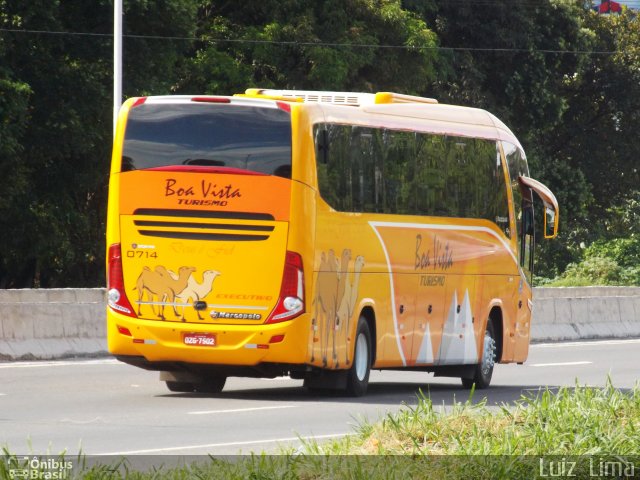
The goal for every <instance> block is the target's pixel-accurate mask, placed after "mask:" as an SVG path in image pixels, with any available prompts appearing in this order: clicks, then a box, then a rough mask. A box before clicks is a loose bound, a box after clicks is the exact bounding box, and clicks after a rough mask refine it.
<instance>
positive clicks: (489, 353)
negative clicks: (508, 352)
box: [462, 319, 496, 390]
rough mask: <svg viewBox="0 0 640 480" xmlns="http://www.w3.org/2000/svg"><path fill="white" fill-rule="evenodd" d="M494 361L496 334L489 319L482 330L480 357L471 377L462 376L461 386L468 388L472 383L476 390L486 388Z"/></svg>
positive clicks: (489, 381)
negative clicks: (482, 338) (483, 330)
mask: <svg viewBox="0 0 640 480" xmlns="http://www.w3.org/2000/svg"><path fill="white" fill-rule="evenodd" d="M495 361H496V336H495V334H494V332H493V323H491V319H489V321H488V322H487V329H486V330H485V332H484V341H483V342H482V358H481V361H480V363H479V364H477V365H476V368H475V372H474V375H473V377H471V378H465V377H462V386H463V387H464V388H467V389H470V388H472V387H473V385H475V386H476V390H482V389H484V388H487V387H488V386H489V384H490V383H491V377H492V375H493V367H494V365H495Z"/></svg>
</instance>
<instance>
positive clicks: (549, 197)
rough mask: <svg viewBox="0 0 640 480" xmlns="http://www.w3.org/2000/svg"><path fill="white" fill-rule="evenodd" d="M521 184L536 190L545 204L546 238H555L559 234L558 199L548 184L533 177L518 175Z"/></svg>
mask: <svg viewBox="0 0 640 480" xmlns="http://www.w3.org/2000/svg"><path fill="white" fill-rule="evenodd" d="M518 182H519V183H520V185H521V186H522V185H524V186H525V187H528V188H530V189H531V190H532V191H534V192H535V193H536V194H537V195H538V197H540V200H542V203H543V204H544V212H545V213H544V238H555V237H556V236H557V235H558V220H559V212H560V210H559V208H558V200H556V197H555V195H554V194H553V192H552V191H551V190H549V189H548V188H547V187H546V186H544V185H543V184H542V183H540V182H539V181H537V180H534V179H533V178H529V177H525V176H524V175H520V176H519V177H518Z"/></svg>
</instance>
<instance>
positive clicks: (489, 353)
mask: <svg viewBox="0 0 640 480" xmlns="http://www.w3.org/2000/svg"><path fill="white" fill-rule="evenodd" d="M495 362H496V341H495V340H494V339H493V338H491V335H489V332H486V333H485V334H484V352H483V354H482V366H481V370H482V374H483V375H485V376H486V375H489V374H490V373H491V371H492V370H493V366H494V365H495Z"/></svg>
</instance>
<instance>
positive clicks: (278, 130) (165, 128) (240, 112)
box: [121, 103, 291, 177]
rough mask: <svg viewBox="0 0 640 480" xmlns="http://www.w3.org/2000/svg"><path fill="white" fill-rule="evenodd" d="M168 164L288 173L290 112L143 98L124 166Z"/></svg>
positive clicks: (133, 115) (134, 114)
mask: <svg viewBox="0 0 640 480" xmlns="http://www.w3.org/2000/svg"><path fill="white" fill-rule="evenodd" d="M170 166H200V167H222V168H233V169H241V170H246V171H250V172H255V173H262V174H267V175H278V176H283V177H290V173H291V118H290V115H289V114H288V113H287V112H285V111H283V110H280V109H277V108H264V107H259V108H258V107H247V106H237V105H234V106H231V105H226V104H222V105H221V104H201V103H189V104H183V103H175V104H170V105H167V104H153V103H149V104H146V103H145V104H142V105H139V106H137V107H135V108H133V109H132V110H131V112H130V114H129V120H128V123H127V128H126V132H125V140H124V146H123V154H122V165H121V171H123V172H126V171H131V170H142V169H150V168H161V167H170Z"/></svg>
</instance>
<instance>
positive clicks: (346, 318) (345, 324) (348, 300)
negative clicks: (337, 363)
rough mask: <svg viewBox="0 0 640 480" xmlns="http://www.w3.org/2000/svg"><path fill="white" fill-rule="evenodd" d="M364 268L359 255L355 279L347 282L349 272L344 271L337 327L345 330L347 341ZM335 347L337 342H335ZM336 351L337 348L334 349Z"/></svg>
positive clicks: (354, 271)
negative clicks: (343, 285) (343, 286)
mask: <svg viewBox="0 0 640 480" xmlns="http://www.w3.org/2000/svg"><path fill="white" fill-rule="evenodd" d="M363 268H364V257H363V256H362V255H358V256H357V257H356V260H355V262H354V265H353V279H352V281H351V282H350V283H347V278H346V277H347V272H346V270H345V271H344V273H343V277H345V279H344V283H345V288H344V293H343V295H342V298H341V300H340V304H339V305H340V306H339V307H338V313H337V320H336V323H337V326H336V328H337V329H340V330H343V331H344V335H345V340H346V343H347V344H348V340H349V331H350V330H349V328H350V326H351V319H352V318H353V313H354V312H353V311H354V309H355V307H356V301H357V300H358V287H359V285H360V274H361V273H362V269H363ZM334 349H335V344H334ZM334 351H335V350H334ZM345 363H349V349H348V348H347V349H345Z"/></svg>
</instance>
